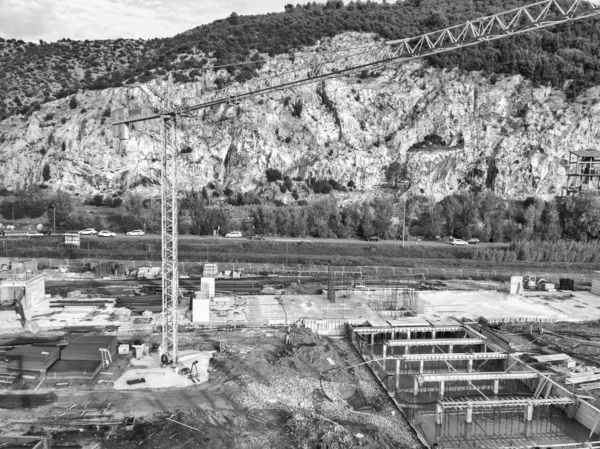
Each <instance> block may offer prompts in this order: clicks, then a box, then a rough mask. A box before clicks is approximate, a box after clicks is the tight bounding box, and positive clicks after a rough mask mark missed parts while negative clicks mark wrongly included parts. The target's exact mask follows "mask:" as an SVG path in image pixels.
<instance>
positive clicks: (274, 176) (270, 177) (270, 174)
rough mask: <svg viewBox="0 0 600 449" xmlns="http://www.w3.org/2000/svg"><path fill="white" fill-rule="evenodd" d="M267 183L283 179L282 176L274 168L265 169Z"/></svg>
mask: <svg viewBox="0 0 600 449" xmlns="http://www.w3.org/2000/svg"><path fill="white" fill-rule="evenodd" d="M266 175H267V182H275V181H280V180H282V179H283V175H282V174H281V172H280V171H279V170H277V169H276V168H267V172H266Z"/></svg>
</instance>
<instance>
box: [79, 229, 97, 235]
mask: <svg viewBox="0 0 600 449" xmlns="http://www.w3.org/2000/svg"><path fill="white" fill-rule="evenodd" d="M96 234H98V231H96V230H95V229H94V228H87V229H84V230H83V231H79V235H96Z"/></svg>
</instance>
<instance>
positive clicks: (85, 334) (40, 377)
mask: <svg viewBox="0 0 600 449" xmlns="http://www.w3.org/2000/svg"><path fill="white" fill-rule="evenodd" d="M0 262H2V265H4V266H9V267H10V269H9V270H8V271H4V272H3V273H2V282H1V284H0V292H1V294H2V298H1V299H2V304H3V307H2V309H3V310H1V311H0V315H1V318H0V319H1V322H2V323H3V325H2V334H1V336H0V338H1V341H0V351H1V352H0V354H1V355H0V357H1V359H0V360H1V362H2V364H1V365H0V367H1V368H0V369H1V372H0V382H1V385H2V391H1V392H0V407H1V409H2V412H1V416H2V432H1V434H0V442H1V443H2V444H3V445H4V446H2V447H8V448H13V447H39V448H41V447H44V446H43V445H44V444H46V445H48V446H47V447H58V448H61V447H73V448H77V447H79V448H90V449H91V448H95V449H97V448H115V447H116V448H130V447H131V448H133V447H148V448H161V447H181V448H183V447H185V448H193V447H198V448H209V447H210V448H219V447H223V448H226V447H247V448H257V447H273V448H275V447H330V448H334V447H373V448H375V447H378V448H379V447H406V448H409V447H410V448H412V447H440V448H441V447H444V448H463V447H490V448H491V447H497V448H500V447H502V448H509V447H511V448H534V447H553V448H579V447H581V448H584V447H597V446H600V443H598V440H600V436H599V434H598V432H600V431H599V430H598V424H599V422H600V408H598V398H599V396H598V392H600V368H598V356H597V350H598V347H599V346H600V338H598V337H600V336H598V335H597V330H596V328H595V323H596V322H597V320H598V319H600V296H599V295H598V293H599V291H598V289H599V286H600V275H599V276H598V281H596V280H593V281H592V284H591V285H585V284H581V283H576V284H575V283H573V282H568V280H563V281H561V287H563V289H562V290H561V289H557V288H555V286H554V285H553V284H549V283H537V284H534V283H532V282H530V281H529V280H526V279H525V280H524V279H523V277H521V276H514V277H513V278H512V279H511V281H510V282H508V281H507V282H497V281H496V282H493V281H479V280H468V279H446V280H444V281H441V280H434V279H427V278H426V277H425V276H424V275H423V274H422V273H421V274H414V275H412V276H396V277H392V276H390V277H381V276H379V277H377V276H367V275H365V276H363V277H362V278H357V276H356V275H355V274H354V273H350V274H348V273H347V272H341V271H338V270H336V269H335V267H331V268H330V269H329V270H328V271H327V272H325V273H322V274H320V275H317V274H312V275H309V274H307V273H295V274H294V275H292V274H291V273H290V274H287V275H285V276H283V275H269V276H261V275H259V274H250V273H244V272H242V271H238V272H233V271H230V270H220V269H219V266H218V265H217V264H210V263H206V264H204V266H203V273H202V275H199V276H187V275H182V276H181V280H180V287H179V288H180V290H181V295H180V297H179V301H178V305H177V317H178V318H177V326H176V328H175V329H176V332H175V334H174V335H175V336H174V338H175V339H176V347H177V359H176V360H175V359H174V358H173V352H171V354H168V353H166V352H165V351H164V350H163V348H164V346H163V337H164V326H163V313H162V291H161V290H162V283H161V282H160V280H161V278H162V276H161V272H160V269H158V270H157V269H154V272H153V273H152V274H149V272H150V269H149V268H148V267H138V268H137V269H136V270H129V271H128V273H127V274H121V273H118V270H117V273H116V274H114V273H113V274H110V275H107V272H106V271H105V270H103V268H102V267H101V266H100V267H99V268H97V269H96V270H95V271H96V272H94V271H84V272H81V271H80V270H79V269H75V268H74V267H69V268H67V267H60V268H53V269H44V270H38V269H37V265H36V261H35V260H30V261H14V260H2V261H0ZM475 306H476V307H475ZM171 335H173V334H171Z"/></svg>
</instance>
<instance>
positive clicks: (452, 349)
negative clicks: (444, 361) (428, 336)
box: [448, 345, 454, 354]
mask: <svg viewBox="0 0 600 449" xmlns="http://www.w3.org/2000/svg"><path fill="white" fill-rule="evenodd" d="M453 352H454V346H452V345H449V346H448V354H452V353H453Z"/></svg>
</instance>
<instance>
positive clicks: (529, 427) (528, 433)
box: [525, 421, 533, 438]
mask: <svg viewBox="0 0 600 449" xmlns="http://www.w3.org/2000/svg"><path fill="white" fill-rule="evenodd" d="M532 429H533V421H525V436H526V437H527V438H531V434H532Z"/></svg>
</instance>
